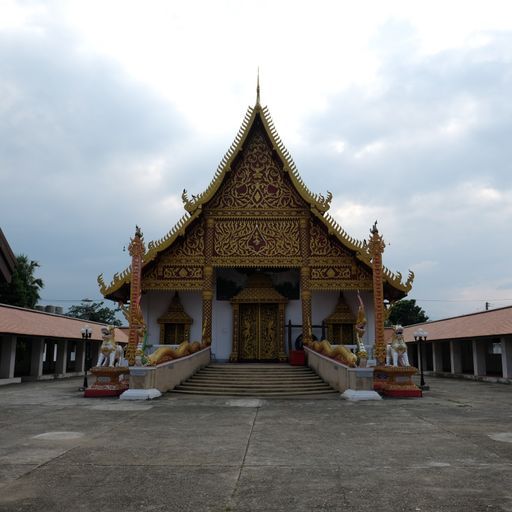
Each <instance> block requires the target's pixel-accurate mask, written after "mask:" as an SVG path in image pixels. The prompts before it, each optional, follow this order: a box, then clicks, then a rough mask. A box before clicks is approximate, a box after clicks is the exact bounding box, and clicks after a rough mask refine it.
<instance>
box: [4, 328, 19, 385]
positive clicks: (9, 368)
mask: <svg viewBox="0 0 512 512" xmlns="http://www.w3.org/2000/svg"><path fill="white" fill-rule="evenodd" d="M16 341H17V337H16V336H15V335H5V336H2V337H0V350H1V351H2V353H1V354H0V379H13V378H14V366H15V364H16Z"/></svg>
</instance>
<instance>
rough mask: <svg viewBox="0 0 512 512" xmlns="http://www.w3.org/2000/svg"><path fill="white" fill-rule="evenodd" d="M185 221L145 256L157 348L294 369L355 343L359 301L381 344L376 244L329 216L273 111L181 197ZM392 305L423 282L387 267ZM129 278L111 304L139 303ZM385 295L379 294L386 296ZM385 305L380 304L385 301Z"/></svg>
mask: <svg viewBox="0 0 512 512" xmlns="http://www.w3.org/2000/svg"><path fill="white" fill-rule="evenodd" d="M182 199H183V203H184V208H185V210H186V213H185V214H184V216H183V217H182V218H181V219H180V220H179V221H178V223H177V224H176V225H175V226H174V227H173V228H172V229H171V230H170V231H169V233H168V234H167V235H165V236H164V237H163V238H162V239H160V240H157V241H154V242H149V244H148V245H147V249H146V250H145V253H144V255H143V257H142V269H141V291H142V298H141V309H142V312H143V316H144V322H145V324H146V329H147V334H148V344H151V345H156V344H176V343H180V342H182V341H186V340H189V341H196V340H197V341H203V342H207V343H211V350H212V354H213V355H214V356H215V359H216V360H217V361H228V360H229V361H237V362H243V361H284V360H286V359H287V357H288V354H289V352H290V350H291V349H294V348H296V347H298V346H300V344H301V342H302V341H304V340H306V339H321V338H326V337H328V338H329V339H330V341H331V342H333V343H345V344H352V343H353V342H354V339H355V332H354V323H355V321H356V315H357V310H358V297H357V294H358V291H359V293H360V296H361V298H362V300H363V302H364V305H365V309H366V316H367V321H368V329H367V331H366V334H365V340H364V342H365V345H367V346H368V347H369V349H370V356H371V350H372V346H373V344H374V339H375V330H374V326H375V325H374V324H375V319H374V316H375V315H374V293H373V291H374V276H373V274H372V271H373V270H372V258H371V255H370V251H369V249H368V245H367V244H366V242H364V241H358V240H355V239H354V238H352V237H350V236H349V235H348V234H347V233H346V232H345V231H344V230H343V228H342V227H341V226H340V225H339V224H338V223H337V222H336V221H335V220H334V219H333V218H332V217H331V216H330V215H329V214H328V210H329V207H330V202H331V199H332V194H331V193H330V192H327V194H326V196H323V195H321V194H314V193H313V192H311V191H310V190H309V189H308V188H307V187H306V185H305V184H304V182H303V180H302V179H301V178H300V176H299V174H298V171H297V169H296V167H295V164H294V163H293V160H292V158H291V156H290V154H289V153H288V151H287V150H286V149H285V147H284V145H283V143H282V142H281V140H280V138H279V135H278V134H277V131H276V129H275V127H274V124H273V122H272V120H271V117H270V114H269V111H268V109H267V107H262V106H261V105H260V101H259V88H258V95H257V101H256V104H255V105H254V107H249V109H248V111H247V113H246V115H245V118H244V120H243V122H242V126H241V128H240V131H239V132H238V135H237V136H236V138H235V140H234V142H233V144H232V145H231V147H230V148H229V150H228V152H227V153H226V155H225V156H224V158H223V159H222V161H221V163H220V165H219V167H218V169H217V171H216V173H215V176H214V178H213V180H212V182H211V183H210V185H209V186H208V188H207V189H206V190H205V191H204V192H202V193H200V194H199V195H192V196H189V194H188V193H187V192H186V191H185V190H184V191H183V194H182ZM379 275H380V276H381V277H379V279H382V285H383V286H382V287H381V289H383V296H384V299H388V300H389V301H395V300H397V299H400V298H402V297H404V296H405V295H406V294H407V293H408V292H409V290H410V289H411V287H412V280H413V274H412V273H410V274H409V277H408V279H407V281H406V282H405V283H404V282H402V276H401V274H399V273H397V274H394V273H392V272H390V271H389V270H387V269H386V268H385V267H384V268H383V269H382V274H379ZM131 278H132V271H131V268H130V267H128V268H127V269H126V270H124V271H122V272H121V273H119V274H116V275H115V276H114V278H113V280H112V282H111V283H110V284H108V285H107V284H106V283H105V282H104V280H103V276H102V275H100V276H99V277H98V282H99V285H100V289H101V292H102V294H103V295H104V296H105V297H106V298H108V299H111V300H113V301H116V302H121V303H127V302H128V301H129V299H130V284H131ZM379 297H380V295H379ZM379 300H380V298H379Z"/></svg>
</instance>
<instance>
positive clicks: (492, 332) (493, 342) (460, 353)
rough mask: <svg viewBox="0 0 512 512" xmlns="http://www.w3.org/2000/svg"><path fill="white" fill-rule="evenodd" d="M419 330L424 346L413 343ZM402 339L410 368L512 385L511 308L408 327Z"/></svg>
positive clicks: (421, 343) (420, 343)
mask: <svg viewBox="0 0 512 512" xmlns="http://www.w3.org/2000/svg"><path fill="white" fill-rule="evenodd" d="M420 328H421V329H423V330H424V331H426V332H427V333H428V336H427V340H426V341H424V342H418V341H416V340H415V339H414V333H415V332H416V331H418V329H420ZM404 337H405V340H406V342H407V344H408V351H409V359H410V361H411V364H412V365H414V366H417V367H418V368H421V364H422V363H423V365H424V368H423V370H424V371H427V372H434V373H435V374H438V375H459V376H465V377H471V378H475V379H480V378H482V379H486V378H489V379H493V380H498V381H507V382H512V306H508V307H504V308H499V309H493V310H490V311H482V312H479V313H472V314H469V315H462V316H457V317H453V318H446V319H444V320H436V321H433V322H424V323H421V324H415V325H409V326H407V327H405V329H404ZM420 345H421V354H422V357H419V351H420Z"/></svg>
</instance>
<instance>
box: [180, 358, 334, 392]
mask: <svg viewBox="0 0 512 512" xmlns="http://www.w3.org/2000/svg"><path fill="white" fill-rule="evenodd" d="M172 393H182V394H197V395H211V396H215V395H217V396H246V397H247V396H268V397H272V396H274V397H287V396H295V397H298V396H309V395H314V396H316V395H332V394H334V393H337V391H336V390H334V389H333V388H331V387H330V386H329V384H327V383H326V382H324V381H323V380H322V379H321V378H320V377H319V376H318V375H317V374H316V373H315V372H313V371H312V370H311V368H308V367H305V366H301V367H296V366H290V365H284V364H218V363H217V364H210V365H209V366H207V367H205V368H202V369H201V370H199V371H198V372H197V373H196V374H195V375H193V376H192V377H190V378H189V379H188V380H187V381H185V382H182V383H181V384H180V385H179V386H177V387H176V388H175V389H174V390H173V391H172Z"/></svg>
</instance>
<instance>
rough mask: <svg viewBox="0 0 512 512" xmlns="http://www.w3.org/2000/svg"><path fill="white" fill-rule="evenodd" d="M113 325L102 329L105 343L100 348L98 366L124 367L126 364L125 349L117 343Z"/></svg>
mask: <svg viewBox="0 0 512 512" xmlns="http://www.w3.org/2000/svg"><path fill="white" fill-rule="evenodd" d="M114 329H115V328H114V327H113V326H111V325H109V326H108V327H102V328H101V334H102V336H103V342H102V343H101V347H100V355H99V357H98V363H97V364H96V366H109V367H111V368H113V367H114V366H122V365H123V363H124V352H123V347H121V345H118V344H117V343H116V342H115V336H114V332H115V330H114Z"/></svg>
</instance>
